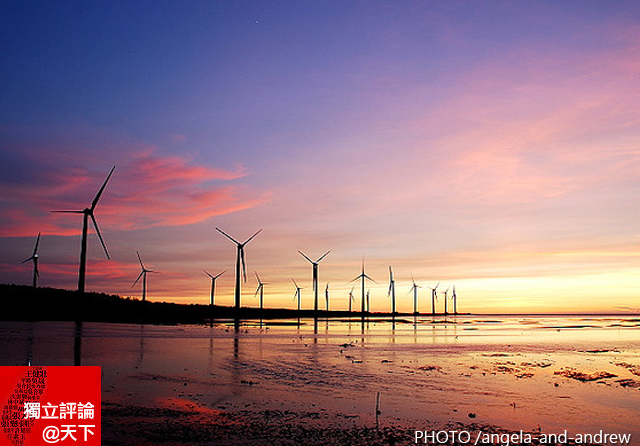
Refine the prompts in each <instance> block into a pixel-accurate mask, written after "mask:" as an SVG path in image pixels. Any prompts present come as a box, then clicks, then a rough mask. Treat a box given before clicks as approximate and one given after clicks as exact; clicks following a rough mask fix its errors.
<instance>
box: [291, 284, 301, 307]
mask: <svg viewBox="0 0 640 446" xmlns="http://www.w3.org/2000/svg"><path fill="white" fill-rule="evenodd" d="M291 281H292V282H293V284H294V285H295V286H296V292H295V294H294V295H293V298H294V299H295V298H296V297H297V298H298V311H300V300H301V299H302V292H301V290H302V288H301V287H299V286H298V284H297V283H296V281H295V280H293V279H291Z"/></svg>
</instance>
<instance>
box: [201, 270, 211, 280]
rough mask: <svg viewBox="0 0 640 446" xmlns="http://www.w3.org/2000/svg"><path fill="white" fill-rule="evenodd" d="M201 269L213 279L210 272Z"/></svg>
mask: <svg viewBox="0 0 640 446" xmlns="http://www.w3.org/2000/svg"><path fill="white" fill-rule="evenodd" d="M202 271H204V273H205V274H206V275H207V276H209V277H211V278H212V279H213V276H212V275H211V274H209V272H208V271H207V270H206V269H203V270H202Z"/></svg>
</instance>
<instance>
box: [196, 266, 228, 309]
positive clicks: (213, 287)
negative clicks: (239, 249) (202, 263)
mask: <svg viewBox="0 0 640 446" xmlns="http://www.w3.org/2000/svg"><path fill="white" fill-rule="evenodd" d="M202 271H204V273H205V274H206V275H207V276H209V277H211V301H210V302H209V306H211V307H212V306H213V298H214V296H215V292H216V279H217V278H218V277H220V276H221V275H223V274H224V273H226V272H227V271H226V270H224V271H222V272H221V273H220V274H218V275H217V276H212V275H211V274H209V272H208V271H207V270H205V269H203V270H202Z"/></svg>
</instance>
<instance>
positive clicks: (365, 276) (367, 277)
mask: <svg viewBox="0 0 640 446" xmlns="http://www.w3.org/2000/svg"><path fill="white" fill-rule="evenodd" d="M364 278H365V279H369V280H370V281H372V282H373V283H378V282H376V281H375V280H373V279H372V278H371V277H369V276H367V275H366V274H365V275H364Z"/></svg>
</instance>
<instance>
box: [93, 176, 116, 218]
mask: <svg viewBox="0 0 640 446" xmlns="http://www.w3.org/2000/svg"><path fill="white" fill-rule="evenodd" d="M114 170H116V166H113V167H112V168H111V171H110V172H109V175H107V179H106V180H104V183H102V187H101V188H100V190H99V191H98V193H97V194H96V196H95V198H94V199H93V202H92V203H91V211H92V212H93V210H94V209H95V208H96V206H97V204H98V200H100V195H102V192H103V191H104V188H105V187H107V183H108V182H109V178H111V175H112V174H113V171H114Z"/></svg>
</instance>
